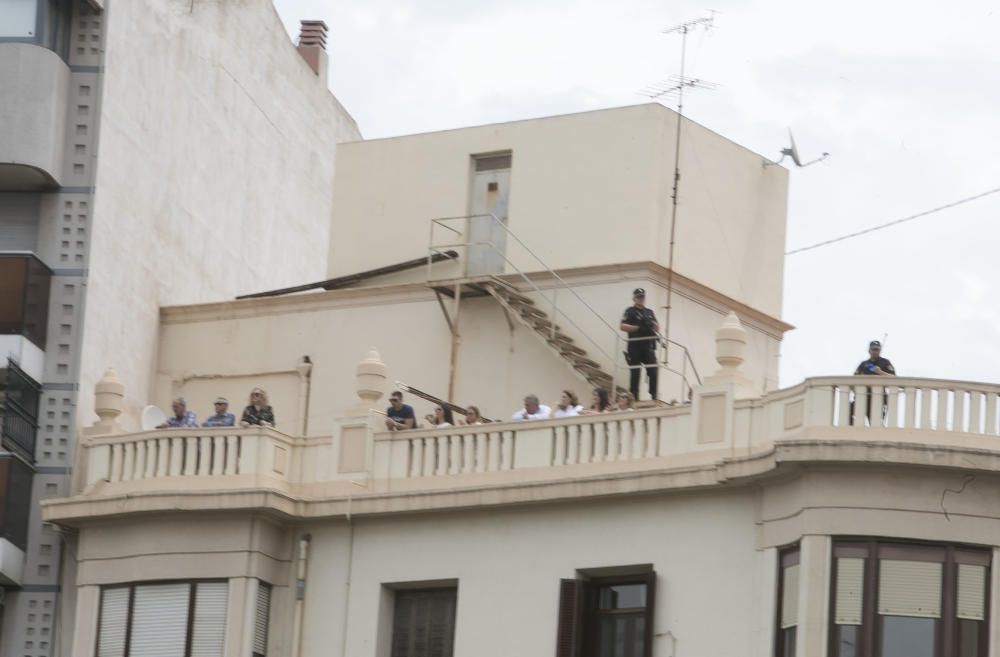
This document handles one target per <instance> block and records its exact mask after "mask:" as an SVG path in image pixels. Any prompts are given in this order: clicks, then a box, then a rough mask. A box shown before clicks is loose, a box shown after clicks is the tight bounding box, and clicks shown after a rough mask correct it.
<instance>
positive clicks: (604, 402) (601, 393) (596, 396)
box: [580, 388, 611, 415]
mask: <svg viewBox="0 0 1000 657" xmlns="http://www.w3.org/2000/svg"><path fill="white" fill-rule="evenodd" d="M610 410H611V401H610V399H609V398H608V391H607V390H605V389H604V388H594V392H593V394H592V395H591V396H590V408H588V409H587V410H585V411H580V415H595V414H597V413H607V412H608V411H610Z"/></svg>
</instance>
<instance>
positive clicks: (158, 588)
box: [129, 584, 191, 657]
mask: <svg viewBox="0 0 1000 657" xmlns="http://www.w3.org/2000/svg"><path fill="white" fill-rule="evenodd" d="M190 597H191V585H190V584H155V585H148V586H137V587H135V601H134V602H133V605H132V640H131V646H130V650H129V657H185V654H184V653H185V648H186V647H187V645H186V644H187V627H188V613H189V602H190Z"/></svg>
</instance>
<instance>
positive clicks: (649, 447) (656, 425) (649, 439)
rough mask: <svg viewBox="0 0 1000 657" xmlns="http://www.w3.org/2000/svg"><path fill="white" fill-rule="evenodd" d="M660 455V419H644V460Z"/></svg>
mask: <svg viewBox="0 0 1000 657" xmlns="http://www.w3.org/2000/svg"><path fill="white" fill-rule="evenodd" d="M659 454H660V418H658V417H650V418H646V458H650V459H651V458H654V457H656V456H659Z"/></svg>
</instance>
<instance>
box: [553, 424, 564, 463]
mask: <svg viewBox="0 0 1000 657" xmlns="http://www.w3.org/2000/svg"><path fill="white" fill-rule="evenodd" d="M552 432H553V433H554V434H555V442H556V447H555V455H554V456H553V457H552V465H565V463H566V438H567V437H566V427H553V429H552Z"/></svg>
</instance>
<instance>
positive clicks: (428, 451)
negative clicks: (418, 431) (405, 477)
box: [423, 438, 437, 477]
mask: <svg viewBox="0 0 1000 657" xmlns="http://www.w3.org/2000/svg"><path fill="white" fill-rule="evenodd" d="M436 448H437V439H435V438H424V468H423V476H425V477H432V476H434V470H435V468H437V449H436Z"/></svg>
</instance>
